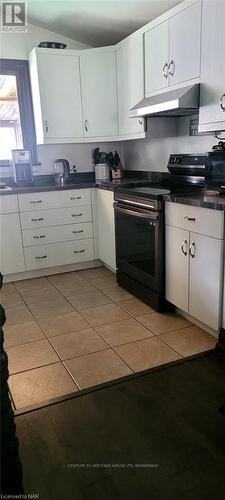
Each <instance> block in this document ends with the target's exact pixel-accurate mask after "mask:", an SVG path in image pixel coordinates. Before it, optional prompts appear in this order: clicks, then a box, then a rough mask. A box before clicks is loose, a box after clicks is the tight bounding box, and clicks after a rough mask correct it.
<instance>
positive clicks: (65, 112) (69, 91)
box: [29, 49, 83, 144]
mask: <svg viewBox="0 0 225 500" xmlns="http://www.w3.org/2000/svg"><path fill="white" fill-rule="evenodd" d="M29 66H30V76H31V89H32V96H33V107H34V118H35V128H36V138H37V143H38V144H49V143H57V142H74V141H76V140H77V139H79V138H82V137H83V117H82V104H81V88H80V69H79V57H78V56H76V55H74V54H73V51H68V50H67V51H66V53H65V52H64V51H63V50H61V51H60V50H58V51H55V50H52V49H48V50H46V49H33V50H32V52H31V54H30V58H29Z"/></svg>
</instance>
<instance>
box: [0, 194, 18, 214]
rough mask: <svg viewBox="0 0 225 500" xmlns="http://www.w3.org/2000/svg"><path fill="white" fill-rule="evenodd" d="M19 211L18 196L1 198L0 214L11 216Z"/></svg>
mask: <svg viewBox="0 0 225 500" xmlns="http://www.w3.org/2000/svg"><path fill="white" fill-rule="evenodd" d="M18 211H19V209H18V200H17V195H16V194H10V195H4V196H0V214H10V213H13V212H18Z"/></svg>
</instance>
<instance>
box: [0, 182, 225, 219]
mask: <svg viewBox="0 0 225 500" xmlns="http://www.w3.org/2000/svg"><path fill="white" fill-rule="evenodd" d="M43 177H46V180H45V179H43ZM141 186H149V187H153V188H158V189H162V188H166V185H165V183H159V182H152V181H151V180H150V179H146V178H141V177H132V176H130V177H124V178H123V179H117V180H113V181H97V182H95V180H94V178H92V179H90V178H89V179H82V180H81V179H79V180H78V181H77V182H70V183H68V184H65V185H64V186H60V185H58V184H56V183H55V182H52V180H50V179H48V180H47V176H42V181H41V182H40V180H39V181H38V182H37V181H36V182H35V183H34V184H33V185H32V186H26V187H24V186H16V185H11V189H10V190H6V189H5V190H0V196H4V195H10V194H22V193H35V192H45V191H64V190H68V189H85V188H95V187H97V188H99V189H106V190H110V191H115V190H116V189H117V188H125V189H127V188H129V191H130V190H131V189H132V188H136V187H141ZM162 198H163V200H164V201H172V202H174V203H181V204H185V205H192V206H196V207H203V208H211V209H214V210H224V211H225V196H221V195H220V194H219V193H218V191H215V190H214V191H209V190H203V191H198V192H196V194H195V193H190V192H188V191H187V192H182V193H173V192H169V190H168V192H167V194H164V195H163V197H162Z"/></svg>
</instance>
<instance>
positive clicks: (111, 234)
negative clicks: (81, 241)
mask: <svg viewBox="0 0 225 500" xmlns="http://www.w3.org/2000/svg"><path fill="white" fill-rule="evenodd" d="M113 201H114V198H113V192H112V191H105V190H103V189H97V190H96V221H97V224H96V225H97V238H98V256H99V259H101V260H102V262H104V264H106V265H108V266H109V267H111V268H112V269H116V250H115V221H114V208H113Z"/></svg>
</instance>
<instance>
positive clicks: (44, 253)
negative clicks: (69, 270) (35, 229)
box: [24, 238, 94, 271]
mask: <svg viewBox="0 0 225 500" xmlns="http://www.w3.org/2000/svg"><path fill="white" fill-rule="evenodd" d="M24 255H25V266H26V271H30V270H33V269H43V268H45V267H54V266H62V265H66V264H73V263H77V262H85V261H89V260H93V259H94V245H93V238H91V239H86V240H80V241H75V242H72V241H64V242H63V243H56V244H52V245H39V246H36V247H27V248H25V249H24Z"/></svg>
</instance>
